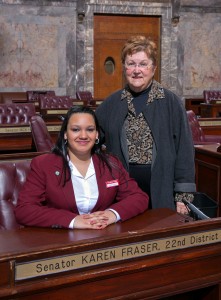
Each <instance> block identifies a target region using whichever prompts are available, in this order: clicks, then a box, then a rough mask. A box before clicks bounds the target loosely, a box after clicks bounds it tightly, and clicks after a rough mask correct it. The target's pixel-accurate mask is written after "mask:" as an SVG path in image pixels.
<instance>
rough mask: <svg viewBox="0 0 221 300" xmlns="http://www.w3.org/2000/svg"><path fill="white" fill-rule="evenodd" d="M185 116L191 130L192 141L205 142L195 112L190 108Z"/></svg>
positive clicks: (195, 142)
mask: <svg viewBox="0 0 221 300" xmlns="http://www.w3.org/2000/svg"><path fill="white" fill-rule="evenodd" d="M187 118H188V122H189V125H190V129H191V132H192V138H193V143H194V144H197V143H199V142H205V135H204V133H203V130H202V128H201V126H200V124H199V122H198V119H197V117H196V115H195V113H194V112H193V111H192V110H188V111H187Z"/></svg>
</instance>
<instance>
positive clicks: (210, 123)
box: [199, 120, 221, 126]
mask: <svg viewBox="0 0 221 300" xmlns="http://www.w3.org/2000/svg"><path fill="white" fill-rule="evenodd" d="M199 123H200V125H201V126H220V125H221V121H220V120H214V121H212V120H208V121H207V120H205V121H201V120H199Z"/></svg>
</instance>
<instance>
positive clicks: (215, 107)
mask: <svg viewBox="0 0 221 300" xmlns="http://www.w3.org/2000/svg"><path fill="white" fill-rule="evenodd" d="M220 114H221V103H217V104H215V103H201V104H200V115H201V117H202V118H217V117H220Z"/></svg>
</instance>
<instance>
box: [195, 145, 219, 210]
mask: <svg viewBox="0 0 221 300" xmlns="http://www.w3.org/2000/svg"><path fill="white" fill-rule="evenodd" d="M218 146H219V144H213V145H199V146H197V145H195V166H196V185H197V191H199V192H202V193H205V194H207V195H208V196H209V197H211V198H212V199H213V200H215V201H217V202H218V205H219V209H218V214H219V216H221V153H219V152H217V148H218Z"/></svg>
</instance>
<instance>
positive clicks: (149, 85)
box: [96, 36, 196, 213]
mask: <svg viewBox="0 0 221 300" xmlns="http://www.w3.org/2000/svg"><path fill="white" fill-rule="evenodd" d="M121 60H122V64H123V68H124V75H125V78H126V81H127V84H126V86H125V88H124V89H122V90H119V91H116V92H114V93H113V94H111V95H110V96H109V97H108V98H107V99H106V100H105V101H104V102H103V103H102V104H101V105H100V106H99V107H98V108H97V110H96V115H97V117H98V120H99V123H100V126H101V129H102V131H103V135H104V140H103V141H102V142H104V143H105V145H106V148H107V151H108V152H112V153H113V154H115V155H117V156H118V157H119V159H120V160H121V161H122V163H123V164H124V166H125V168H126V169H127V170H128V171H129V174H130V176H131V177H133V178H135V180H136V181H137V182H138V185H139V186H140V187H141V188H142V190H143V191H145V192H146V193H147V194H148V195H149V196H150V207H152V208H159V207H168V208H172V209H175V208H176V210H177V212H179V213H187V209H186V207H185V205H184V204H183V203H182V202H181V200H182V199H183V198H185V199H186V200H188V201H192V200H193V197H194V196H193V193H194V192H195V189H196V188H195V170H194V147H193V143H192V137H191V132H190V128H189V125H188V121H187V116H186V111H185V108H184V107H183V104H182V102H181V99H180V98H178V96H176V95H175V94H174V93H172V92H171V91H169V90H167V89H165V88H163V86H162V85H161V84H160V83H159V82H157V81H155V80H154V73H155V70H156V67H157V49H156V44H155V43H154V42H153V41H152V40H151V39H148V38H146V37H144V36H135V37H132V38H131V39H129V40H128V41H127V42H126V44H125V45H124V47H123V49H122V53H121Z"/></svg>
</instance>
